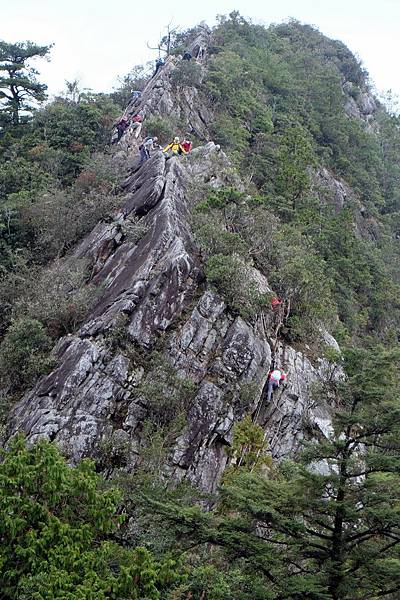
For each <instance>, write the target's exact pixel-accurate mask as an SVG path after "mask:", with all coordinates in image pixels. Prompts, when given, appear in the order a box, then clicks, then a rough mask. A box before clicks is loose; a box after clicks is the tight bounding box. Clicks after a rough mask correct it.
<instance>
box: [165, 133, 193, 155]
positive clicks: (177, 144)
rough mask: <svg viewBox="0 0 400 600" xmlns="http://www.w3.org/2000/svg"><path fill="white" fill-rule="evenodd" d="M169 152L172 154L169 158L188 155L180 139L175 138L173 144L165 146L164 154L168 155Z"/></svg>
mask: <svg viewBox="0 0 400 600" xmlns="http://www.w3.org/2000/svg"><path fill="white" fill-rule="evenodd" d="M167 152H171V154H170V155H169V157H168V158H170V156H178V155H179V154H187V152H186V150H185V149H184V148H183V146H182V144H181V141H180V139H179V138H178V137H175V138H174V141H173V142H171V143H170V144H168V146H165V148H164V150H163V153H164V154H166V153H167Z"/></svg>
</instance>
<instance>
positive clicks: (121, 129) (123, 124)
mask: <svg viewBox="0 0 400 600" xmlns="http://www.w3.org/2000/svg"><path fill="white" fill-rule="evenodd" d="M129 124H130V122H129V119H128V117H121V119H120V120H119V121H117V123H116V124H115V127H116V128H117V137H116V138H115V139H114V140H113V141H112V143H113V144H116V143H117V142H119V140H120V139H121V138H122V136H123V135H124V133H125V131H126V130H127V129H128V127H129Z"/></svg>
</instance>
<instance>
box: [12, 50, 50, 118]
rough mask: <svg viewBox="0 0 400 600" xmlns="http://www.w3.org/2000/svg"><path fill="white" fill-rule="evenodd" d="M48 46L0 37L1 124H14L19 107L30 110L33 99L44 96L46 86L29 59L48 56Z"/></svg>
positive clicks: (19, 110) (19, 114)
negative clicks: (15, 41)
mask: <svg viewBox="0 0 400 600" xmlns="http://www.w3.org/2000/svg"><path fill="white" fill-rule="evenodd" d="M50 48H51V46H38V45H37V44H34V43H33V42H22V43H16V44H8V43H7V42H4V41H0V101H1V103H2V105H3V106H2V107H1V109H0V111H1V113H0V115H1V121H2V124H3V125H7V124H10V123H11V124H12V125H13V126H16V125H18V124H19V123H20V121H21V111H27V110H28V111H29V110H30V108H31V106H32V102H33V103H34V102H43V100H45V99H46V93H45V92H46V89H47V86H46V85H45V84H43V83H39V81H38V80H37V79H36V75H38V71H37V70H36V69H35V68H34V67H31V66H30V65H29V64H28V63H29V61H30V59H32V58H37V57H43V58H44V57H47V56H48V54H49V51H50Z"/></svg>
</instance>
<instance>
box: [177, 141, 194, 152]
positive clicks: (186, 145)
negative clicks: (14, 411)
mask: <svg viewBox="0 0 400 600" xmlns="http://www.w3.org/2000/svg"><path fill="white" fill-rule="evenodd" d="M181 145H182V148H183V149H184V151H185V152H186V154H189V152H190V151H191V149H192V146H193V144H192V142H191V141H190V140H183V142H182V144H181ZM178 154H179V153H178Z"/></svg>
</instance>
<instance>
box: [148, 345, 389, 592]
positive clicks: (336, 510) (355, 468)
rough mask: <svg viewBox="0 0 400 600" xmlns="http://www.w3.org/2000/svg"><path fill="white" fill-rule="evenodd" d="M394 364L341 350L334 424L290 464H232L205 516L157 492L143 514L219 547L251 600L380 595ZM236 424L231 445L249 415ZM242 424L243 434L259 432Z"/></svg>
mask: <svg viewBox="0 0 400 600" xmlns="http://www.w3.org/2000/svg"><path fill="white" fill-rule="evenodd" d="M399 367H400V354H399V352H398V351H386V350H383V349H382V348H381V347H373V348H371V349H370V350H363V351H360V350H357V349H353V350H351V351H349V352H348V353H347V357H346V369H347V374H348V380H347V381H346V382H345V383H341V384H337V385H336V387H335V394H336V406H337V407H338V409H337V412H336V414H335V417H334V431H333V432H332V434H331V436H330V437H328V438H324V440H321V441H319V442H313V443H309V444H307V445H306V446H305V448H304V451H303V454H302V457H301V461H300V463H298V464H295V463H290V464H288V463H286V464H283V465H282V467H281V468H280V469H279V470H277V471H276V472H275V473H274V477H272V478H268V479H267V478H265V477H262V476H260V475H259V474H255V473H254V472H253V473H251V472H249V470H250V471H251V469H237V470H236V472H234V473H231V475H230V476H229V477H228V478H226V480H225V481H224V484H223V486H222V488H221V490H220V502H219V506H218V507H217V508H216V509H215V510H214V511H212V512H211V513H210V512H205V511H204V510H202V509H201V508H200V507H199V506H188V505H187V504H186V505H185V504H182V503H181V504H177V503H174V502H172V501H165V500H162V499H160V500H158V499H157V500H154V501H150V503H151V504H152V510H153V512H155V513H159V515H162V517H163V523H164V526H165V521H166V522H167V523H168V524H169V526H170V527H171V528H173V529H174V531H175V535H176V537H177V542H176V543H177V544H180V545H181V547H194V545H195V544H198V547H201V546H202V545H204V546H205V547H206V548H207V556H213V557H214V560H217V561H218V557H219V556H220V554H219V553H222V556H223V557H225V563H224V564H225V568H226V566H227V565H229V567H228V568H230V569H237V570H239V571H240V572H241V575H242V578H244V577H245V576H246V575H251V574H253V575H254V578H259V579H261V582H262V583H263V585H264V586H265V588H266V591H264V595H263V596H261V597H264V598H274V599H276V600H278V599H280V598H297V599H299V600H300V599H302V598H312V599H314V600H317V599H318V600H321V599H322V598H325V599H326V600H339V599H340V600H355V599H360V600H361V599H364V598H374V597H376V598H378V597H384V596H388V597H390V594H395V592H396V590H397V587H398V583H397V582H398V576H399V568H400V562H399V549H400V535H399V533H400V517H399V506H398V494H399V491H400V477H399V474H400V470H399V466H400V465H399V456H400V454H399V450H400V446H399V439H400V437H399V434H400V404H399V391H400V390H399V377H398V375H399ZM377 373H385V376H384V378H377ZM329 385H330V387H331V390H332V382H331V383H330V384H329ZM243 424H244V422H242V426H241V427H240V428H239V427H237V428H236V434H237V432H238V430H239V429H240V431H239V433H240V435H239V436H237V442H238V448H239V451H240V449H241V447H242V446H243V444H242V443H241V442H242V438H243V435H244V438H243V439H244V440H245V442H244V443H245V444H246V443H247V442H248V439H249V436H248V427H251V421H250V420H249V421H248V423H247V424H245V426H243ZM250 431H251V436H250V439H251V440H253V439H255V440H256V441H257V440H259V439H261V438H260V436H259V435H257V432H256V431H255V430H254V427H253V430H251V429H250ZM253 433H254V434H255V438H253ZM260 433H261V435H262V432H260ZM148 501H149V499H148ZM211 549H212V550H211ZM200 556H201V553H200V551H199V553H198V557H200ZM222 560H223V559H222ZM206 562H207V564H210V560H209V559H208V560H206ZM191 575H193V578H194V579H193V582H192V580H191ZM196 581H197V575H196V571H193V572H192V573H191V574H190V575H189V579H188V582H187V584H186V585H187V589H191V587H190V585H193V589H197V588H196V587H195V586H196ZM229 581H230V584H231V583H232V580H229ZM225 582H226V580H225V579H222V580H221V585H224V584H225ZM230 584H228V588H227V590H226V592H225V593H226V594H227V597H229V590H230V588H229V585H230ZM258 584H259V585H260V581H258ZM212 585H213V578H212V577H211V581H210V586H212ZM203 586H204V587H203V590H204V593H207V585H206V584H205V583H204V582H203ZM211 589H212V588H211ZM217 589H218V588H217ZM178 597H179V596H178ZM235 597H241V596H240V595H238V596H235ZM244 597H246V596H244ZM254 597H257V596H256V594H255V595H254Z"/></svg>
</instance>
